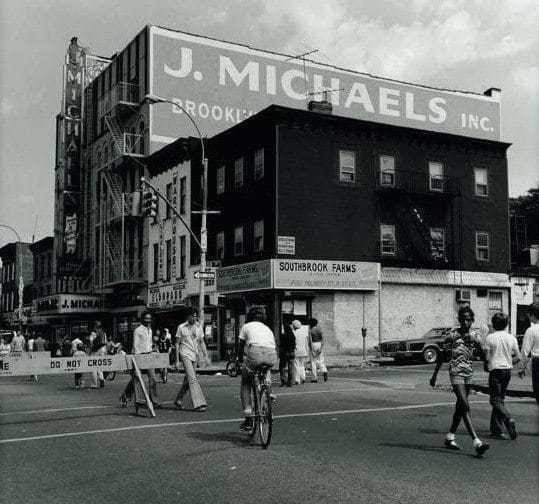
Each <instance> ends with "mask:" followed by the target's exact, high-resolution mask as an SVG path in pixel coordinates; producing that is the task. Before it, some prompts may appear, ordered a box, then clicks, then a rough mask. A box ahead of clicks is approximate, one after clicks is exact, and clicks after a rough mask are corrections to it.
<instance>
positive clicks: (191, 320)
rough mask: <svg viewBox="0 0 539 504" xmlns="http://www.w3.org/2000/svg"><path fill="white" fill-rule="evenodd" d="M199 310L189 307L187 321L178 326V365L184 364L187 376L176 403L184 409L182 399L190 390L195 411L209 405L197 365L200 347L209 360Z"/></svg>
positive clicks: (179, 407) (202, 409)
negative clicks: (199, 321) (197, 371)
mask: <svg viewBox="0 0 539 504" xmlns="http://www.w3.org/2000/svg"><path fill="white" fill-rule="evenodd" d="M197 317H198V310H197V309H196V308H193V307H191V308H189V309H188V311H187V321H186V322H184V323H183V324H180V325H179V326H178V330H177V332H176V367H177V368H178V369H179V363H180V360H181V363H182V364H183V369H184V372H185V377H184V379H183V384H182V387H181V389H180V391H179V392H178V395H177V396H176V399H175V401H174V404H175V405H176V407H177V408H178V409H184V407H183V404H182V401H183V398H184V397H185V395H186V394H187V392H188V391H190V392H191V400H192V401H193V409H194V411H204V410H205V409H206V407H207V404H206V398H205V397H204V394H203V393H202V388H201V387H200V384H199V383H198V380H197V377H196V373H195V365H196V361H197V354H198V351H199V349H200V350H201V351H202V353H203V354H204V355H205V357H206V360H208V353H207V351H206V344H205V343H204V333H203V331H202V327H201V326H200V324H199V323H198V322H197Z"/></svg>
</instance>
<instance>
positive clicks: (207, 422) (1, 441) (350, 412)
mask: <svg viewBox="0 0 539 504" xmlns="http://www.w3.org/2000/svg"><path fill="white" fill-rule="evenodd" d="M470 403H472V404H478V403H488V401H470ZM454 405H455V402H454V401H452V402H440V403H430V404H412V405H408V406H387V407H384V408H362V409H352V410H336V411H316V412H313V413H290V414H284V415H274V416H273V418H274V419H286V418H304V417H316V416H329V415H353V414H357V413H376V412H381V411H397V410H411V409H421V408H434V407H437V406H454ZM242 420H243V418H242V417H240V418H224V419H220V420H194V421H191V422H171V423H162V424H149V425H132V426H129V427H117V428H113V429H98V430H91V431H80V432H63V433H60V434H47V435H44V436H32V437H23V438H11V439H0V444H11V443H21V442H25V441H38V440H41V439H56V438H65V437H75V436H88V435H91V434H108V433H110V432H124V431H131V430H140V429H158V428H162V427H185V426H190V425H210V424H221V423H233V422H241V421H242Z"/></svg>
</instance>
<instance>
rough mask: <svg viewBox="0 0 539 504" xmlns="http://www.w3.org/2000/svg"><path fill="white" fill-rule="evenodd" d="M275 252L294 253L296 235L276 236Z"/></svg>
mask: <svg viewBox="0 0 539 504" xmlns="http://www.w3.org/2000/svg"><path fill="white" fill-rule="evenodd" d="M277 253H278V254H283V255H296V237H295V236H278V237H277Z"/></svg>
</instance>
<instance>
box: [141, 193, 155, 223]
mask: <svg viewBox="0 0 539 504" xmlns="http://www.w3.org/2000/svg"><path fill="white" fill-rule="evenodd" d="M157 210H158V207H157V196H156V195H155V194H154V192H153V191H145V192H144V202H143V204H142V215H143V216H144V217H149V218H150V219H152V222H153V221H155V219H156V218H157Z"/></svg>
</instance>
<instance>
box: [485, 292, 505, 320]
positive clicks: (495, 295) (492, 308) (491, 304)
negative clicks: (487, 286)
mask: <svg viewBox="0 0 539 504" xmlns="http://www.w3.org/2000/svg"><path fill="white" fill-rule="evenodd" d="M499 312H503V294H502V292H501V291H488V321H489V322H490V321H491V320H492V317H493V315H494V314H495V313H499Z"/></svg>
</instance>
